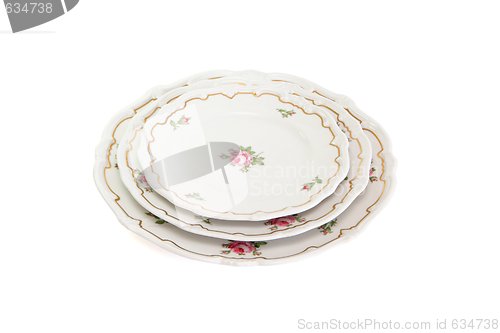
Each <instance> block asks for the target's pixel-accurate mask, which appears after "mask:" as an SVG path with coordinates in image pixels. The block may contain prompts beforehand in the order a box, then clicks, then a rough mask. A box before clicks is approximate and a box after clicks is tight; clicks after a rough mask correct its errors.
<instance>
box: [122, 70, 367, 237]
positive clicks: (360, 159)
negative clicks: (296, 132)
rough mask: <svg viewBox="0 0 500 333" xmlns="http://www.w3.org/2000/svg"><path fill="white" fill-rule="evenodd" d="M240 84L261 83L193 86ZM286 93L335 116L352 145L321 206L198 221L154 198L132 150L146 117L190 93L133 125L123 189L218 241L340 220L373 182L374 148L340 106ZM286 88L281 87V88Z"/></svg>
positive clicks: (146, 111) (227, 80)
mask: <svg viewBox="0 0 500 333" xmlns="http://www.w3.org/2000/svg"><path fill="white" fill-rule="evenodd" d="M235 82H237V83H239V84H241V85H249V84H258V82H262V80H255V79H251V80H247V79H246V78H245V76H244V75H235V76H228V77H224V78H219V79H215V80H200V81H198V82H195V83H192V84H190V86H191V87H198V88H199V87H203V86H207V85H214V84H217V85H221V84H231V83H233V84H234V83H235ZM285 85H286V87H287V91H288V92H289V93H292V94H298V95H300V96H302V97H304V98H306V99H308V100H309V101H310V102H311V103H315V104H316V105H317V106H319V107H322V108H324V109H325V110H326V111H328V112H331V113H332V114H333V115H334V116H335V118H336V121H337V122H338V125H339V127H340V128H341V130H342V131H343V132H344V133H346V135H347V137H348V140H349V155H350V165H351V168H350V170H349V174H348V176H347V179H346V180H344V181H342V182H341V184H340V185H339V186H338V187H337V189H336V191H335V192H334V193H333V194H332V195H331V196H329V197H328V198H326V199H325V200H323V201H322V202H321V203H320V204H318V205H317V206H315V207H314V208H311V209H309V210H307V211H305V212H302V213H300V214H297V215H291V216H290V215H289V216H284V217H280V218H277V219H271V220H268V221H237V222H238V223H232V221H226V220H217V219H208V218H206V217H202V216H199V215H195V214H193V213H192V212H190V211H186V210H183V209H179V208H178V207H175V206H174V205H173V204H172V203H170V202H169V201H168V200H166V199H165V198H163V197H162V196H160V195H158V194H157V193H155V191H154V190H153V189H152V188H151V186H150V185H149V184H148V183H147V181H146V179H145V177H144V175H143V173H142V172H141V168H140V166H139V164H138V163H137V160H136V158H135V153H134V149H135V148H136V146H137V143H138V138H139V137H140V136H141V135H140V131H142V125H143V123H144V121H145V119H147V118H148V117H151V116H153V115H154V114H155V112H156V110H157V107H158V106H159V105H162V104H163V103H168V102H169V101H170V100H172V99H173V98H175V97H177V96H179V95H180V94H182V93H183V92H185V91H187V90H188V88H186V87H182V88H178V89H174V90H172V91H169V92H168V93H166V94H165V95H163V96H162V97H161V98H159V99H157V100H156V101H154V102H152V103H150V104H148V106H146V107H144V108H142V109H141V110H140V111H139V112H138V113H137V115H136V116H135V117H134V119H133V121H132V122H133V124H131V126H130V129H129V130H128V131H127V133H126V134H125V136H124V137H123V139H122V140H121V143H120V148H119V150H118V166H119V167H120V173H121V177H122V181H123V183H124V184H125V185H126V186H127V188H128V190H129V191H130V193H131V194H132V195H133V196H134V198H135V200H136V201H137V202H138V203H140V204H141V205H142V206H143V207H144V208H145V209H147V210H148V211H150V212H151V213H153V214H154V215H155V216H158V217H159V218H160V219H162V220H166V221H167V222H169V223H172V224H174V225H176V226H178V227H180V228H182V229H184V230H187V231H190V232H193V233H197V234H201V235H206V236H211V237H218V238H232V239H235V240H245V241H247V240H250V241H263V240H264V241H265V240H270V239H277V238H282V237H289V236H293V235H297V234H299V233H302V232H305V231H307V230H310V229H313V228H317V227H318V226H321V225H323V224H325V223H327V222H329V221H331V220H333V219H334V218H335V217H337V216H338V215H339V214H340V213H341V212H342V211H344V210H345V209H346V208H347V207H348V206H349V204H350V203H351V202H352V201H353V200H354V199H355V198H356V197H357V196H358V195H359V193H361V191H362V190H363V189H364V188H365V187H366V184H367V183H368V178H369V169H370V161H371V148H370V143H369V140H368V138H367V137H366V136H365V135H364V134H363V130H362V128H361V126H360V124H359V122H358V121H357V120H355V119H354V118H353V117H352V116H351V115H350V114H349V113H348V112H347V111H346V110H344V108H342V107H341V106H340V105H338V104H336V103H334V102H332V101H330V100H328V99H325V98H323V97H321V96H318V95H315V94H311V93H307V92H305V91H303V90H302V89H300V88H298V87H297V86H296V85H293V84H285ZM282 86H283V85H282Z"/></svg>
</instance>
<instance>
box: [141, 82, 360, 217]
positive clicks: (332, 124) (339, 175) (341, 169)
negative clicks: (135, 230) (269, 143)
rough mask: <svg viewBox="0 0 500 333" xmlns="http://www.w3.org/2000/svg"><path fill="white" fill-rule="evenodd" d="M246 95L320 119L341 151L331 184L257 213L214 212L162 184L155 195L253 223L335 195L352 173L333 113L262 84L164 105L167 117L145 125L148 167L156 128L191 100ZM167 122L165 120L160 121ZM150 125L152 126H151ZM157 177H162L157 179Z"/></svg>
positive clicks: (204, 92)
mask: <svg viewBox="0 0 500 333" xmlns="http://www.w3.org/2000/svg"><path fill="white" fill-rule="evenodd" d="M244 94H248V95H254V96H256V97H261V96H265V95H272V96H275V97H276V98H277V99H278V100H279V101H280V102H281V103H287V104H291V105H293V106H294V107H297V108H300V109H302V110H303V112H304V113H305V114H315V115H316V116H318V117H320V119H321V122H322V124H321V126H322V127H324V128H328V129H329V131H330V132H331V134H332V139H331V141H330V142H329V146H332V147H334V148H336V150H337V151H338V155H337V156H336V157H335V160H334V162H333V163H335V164H336V165H337V170H336V172H335V173H334V174H332V175H330V177H329V178H328V180H326V181H325V183H326V185H325V186H323V187H322V188H321V189H320V190H319V191H318V192H315V193H313V194H311V195H310V196H308V197H307V198H306V199H305V200H306V201H302V202H300V203H297V204H293V205H290V204H289V205H288V206H286V207H277V208H275V209H273V210H268V211H264V210H259V211H254V212H234V211H215V210H213V209H211V208H208V207H205V206H204V205H203V203H202V202H200V203H195V202H192V201H188V200H184V199H183V198H181V197H180V196H179V195H178V194H176V193H175V192H171V191H170V190H169V189H168V188H165V187H164V186H162V183H161V181H159V182H158V184H159V185H160V186H159V187H158V188H155V191H156V192H157V193H159V194H160V195H162V196H163V197H165V198H166V199H167V200H169V201H171V202H172V203H174V204H175V205H177V206H179V207H182V208H184V209H187V210H190V211H192V212H194V213H196V214H198V215H201V216H205V217H208V218H217V219H225V220H250V221H265V220H270V219H273V218H278V217H281V216H288V215H294V214H298V213H301V212H303V211H305V210H308V209H310V208H312V207H314V206H316V205H317V204H318V203H320V202H321V201H323V200H324V199H325V198H327V197H328V196H330V195H331V194H333V193H334V192H335V190H336V188H337V187H338V185H339V184H340V183H341V182H342V180H344V179H345V177H346V176H347V174H348V172H349V167H350V165H349V164H350V160H349V151H348V148H349V144H348V140H347V137H346V135H345V134H344V133H343V132H342V131H341V130H340V128H339V127H338V125H337V123H336V120H335V119H334V117H333V116H332V115H331V114H330V113H327V112H325V111H324V110H322V109H321V108H319V107H317V106H315V105H314V104H312V103H308V102H306V101H304V100H301V99H299V98H297V97H296V96H293V95H290V94H288V93H287V92H286V91H284V90H283V91H282V90H281V89H280V88H279V86H276V85H272V86H271V85H266V84H261V85H259V86H241V85H239V84H234V85H233V84H227V85H223V86H215V87H210V88H200V89H196V88H193V89H192V90H189V91H188V92H186V93H185V94H182V95H181V96H180V97H178V98H176V100H175V101H174V102H173V104H170V105H163V106H162V107H161V108H160V110H159V111H164V113H161V114H157V115H155V117H152V118H150V119H148V120H147V121H146V123H145V125H144V126H145V127H146V126H149V127H148V131H147V133H146V136H147V137H148V146H147V147H148V152H149V155H150V158H151V159H150V165H149V167H150V168H153V163H154V161H155V158H154V156H153V154H152V152H151V149H150V148H151V144H152V143H153V142H154V141H155V136H154V133H153V132H154V130H155V128H157V127H156V126H165V125H167V124H168V119H169V117H170V116H172V115H173V114H175V113H176V112H178V111H181V110H183V109H184V108H185V107H186V105H187V103H188V102H190V101H192V100H195V99H200V100H202V101H205V100H207V99H208V98H209V97H211V96H213V95H222V96H225V97H227V98H230V99H233V98H234V97H235V96H237V95H244ZM165 117H166V118H165ZM164 118H165V120H160V121H158V120H157V119H164ZM153 121H155V123H154V125H151V124H152V123H153ZM148 122H150V123H149V124H148ZM139 164H140V165H141V166H142V167H143V168H144V165H143V163H142V162H139ZM152 170H153V169H152ZM156 175H157V174H156ZM157 177H159V176H158V175H157ZM146 178H147V176H146Z"/></svg>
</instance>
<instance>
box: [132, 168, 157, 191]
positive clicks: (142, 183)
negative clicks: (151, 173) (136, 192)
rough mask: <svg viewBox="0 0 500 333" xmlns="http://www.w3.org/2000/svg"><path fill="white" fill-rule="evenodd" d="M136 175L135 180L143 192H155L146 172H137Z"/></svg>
mask: <svg viewBox="0 0 500 333" xmlns="http://www.w3.org/2000/svg"><path fill="white" fill-rule="evenodd" d="M134 174H136V177H135V180H136V182H137V184H138V185H139V187H140V188H141V189H142V190H144V191H146V192H153V188H152V187H151V185H149V183H148V180H147V179H146V176H145V175H144V172H142V171H139V170H135V171H134Z"/></svg>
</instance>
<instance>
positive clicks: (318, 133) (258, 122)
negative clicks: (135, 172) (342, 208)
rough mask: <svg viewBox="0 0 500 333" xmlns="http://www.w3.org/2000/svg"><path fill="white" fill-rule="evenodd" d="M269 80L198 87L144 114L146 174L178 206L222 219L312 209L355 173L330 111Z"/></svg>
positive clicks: (142, 148) (264, 217) (141, 149)
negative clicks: (254, 84)
mask: <svg viewBox="0 0 500 333" xmlns="http://www.w3.org/2000/svg"><path fill="white" fill-rule="evenodd" d="M279 87H280V85H279V84H274V85H273V86H264V85H260V86H242V85H229V84H228V85H222V86H218V87H214V88H207V89H194V90H190V91H188V92H186V93H185V94H183V95H182V96H180V97H178V98H176V99H175V100H174V101H173V102H172V103H170V104H167V105H165V106H163V107H161V108H160V109H159V110H157V112H156V113H155V115H154V116H151V117H149V118H148V119H147V121H146V122H145V124H144V130H143V131H141V134H142V136H141V138H142V139H143V143H144V144H143V145H142V144H141V143H142V141H141V142H140V143H139V146H138V148H137V157H138V160H139V163H140V165H141V166H142V169H143V170H144V176H145V178H146V179H147V181H148V183H149V184H150V185H151V186H152V187H153V189H154V190H155V191H156V192H157V193H159V194H161V195H162V196H164V197H165V198H167V199H168V200H169V201H170V202H172V203H173V204H175V205H177V206H179V207H182V208H184V209H187V210H190V211H192V212H194V213H196V214H198V215H201V216H205V217H209V218H218V219H225V220H253V221H261V220H269V219H273V218H277V217H280V216H286V215H293V214H297V213H300V212H303V211H304V210H307V209H310V208H312V207H314V206H316V205H317V204H318V203H320V202H321V201H322V200H323V199H325V198H326V197H327V196H329V195H331V194H332V193H333V192H334V191H335V189H336V188H337V186H338V185H339V183H340V182H341V181H342V180H344V179H345V177H346V175H347V173H348V171H349V153H348V140H347V138H346V136H345V134H344V133H343V132H342V131H341V130H340V128H339V127H338V125H337V124H336V119H335V118H334V117H333V115H332V114H331V112H326V111H325V110H323V109H321V108H319V107H317V106H315V105H314V104H312V103H309V102H307V101H306V100H304V99H303V98H300V97H298V96H294V95H291V94H288V93H287V91H284V90H281V89H280V88H279Z"/></svg>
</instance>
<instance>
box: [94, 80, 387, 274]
mask: <svg viewBox="0 0 500 333" xmlns="http://www.w3.org/2000/svg"><path fill="white" fill-rule="evenodd" d="M231 74H232V72H227V71H226V72H210V73H205V74H201V75H197V76H195V77H191V78H189V79H187V80H183V81H179V82H177V83H175V84H172V85H170V86H161V87H157V88H155V89H152V90H151V91H150V92H148V93H147V94H146V95H145V96H144V97H143V98H141V99H140V100H139V101H138V102H137V103H134V104H133V105H131V106H130V107H127V108H125V109H124V110H123V111H121V112H120V113H119V114H118V115H117V116H115V117H114V118H113V119H112V121H111V122H110V124H109V125H108V127H107V128H106V130H105V132H104V134H103V138H102V142H101V144H100V145H99V146H98V148H97V150H96V164H95V167H94V177H95V181H96V184H97V187H98V189H99V191H100V192H101V194H102V196H103V198H104V199H105V201H106V202H107V203H108V204H109V206H110V207H111V209H112V210H113V211H114V212H115V214H116V215H117V217H118V219H119V221H120V222H121V223H122V224H123V225H124V226H126V227H127V228H128V229H130V230H131V231H133V232H135V233H137V234H139V235H141V236H143V237H145V238H147V239H149V240H150V241H152V242H153V243H155V244H158V245H160V246H162V247H164V248H165V249H168V250H170V251H172V252H175V253H177V254H180V255H183V256H186V257H190V258H194V259H199V260H204V261H209V262H216V263H224V264H234V265H248V264H273V263H279V262H284V261H288V260H292V259H295V258H299V257H302V256H305V255H307V254H309V253H312V252H314V251H315V250H317V249H324V248H326V247H328V246H329V245H331V244H333V243H334V241H336V240H338V239H340V238H341V237H343V236H346V235H348V234H350V232H351V231H353V230H355V229H357V228H358V227H359V226H360V225H361V224H362V223H363V222H366V221H367V220H368V219H370V218H371V217H373V216H374V214H376V212H378V211H379V210H380V207H381V205H382V203H383V202H384V201H385V200H386V199H387V197H388V195H389V193H390V190H391V187H392V186H391V185H392V183H393V172H392V170H393V165H394V163H393V158H392V155H391V153H390V143H389V141H388V139H387V137H386V135H385V134H384V133H383V131H382V129H381V128H380V127H379V126H378V125H377V124H376V123H375V122H374V121H373V120H371V119H370V118H368V117H367V116H366V115H364V114H363V113H361V112H360V111H359V110H358V109H357V108H356V106H355V105H354V104H353V103H352V101H350V100H349V99H348V98H347V97H344V96H341V95H337V94H333V93H331V92H329V91H327V90H325V89H322V88H320V87H318V86H315V85H312V84H311V83H310V82H308V81H305V80H303V79H298V78H295V77H290V76H286V78H285V79H286V80H287V81H290V82H295V83H297V84H299V85H301V86H302V87H304V88H306V89H308V91H309V92H312V93H315V94H318V95H321V96H324V97H325V98H328V99H330V100H332V101H336V102H338V103H339V104H342V105H343V106H344V107H345V109H346V110H347V111H348V112H349V113H351V115H353V116H354V117H355V118H356V119H358V121H360V123H361V126H362V127H363V131H364V133H365V134H366V136H367V137H368V138H369V140H370V143H371V147H372V153H373V163H372V167H371V170H370V172H371V176H370V182H369V183H368V186H367V187H366V190H365V191H364V192H363V193H362V194H361V195H360V196H359V197H358V198H357V199H356V200H355V201H354V202H353V203H352V204H351V205H350V206H349V208H347V209H346V210H345V211H344V213H343V214H341V215H340V216H339V217H338V218H337V219H336V220H334V221H331V222H329V223H327V224H325V225H322V226H320V227H318V228H317V229H313V230H311V231H308V232H306V233H303V234H300V235H298V236H295V237H289V238H284V239H279V240H272V241H268V242H244V241H233V240H230V238H229V239H228V240H221V239H217V238H212V237H205V236H199V235H195V234H192V233H190V232H187V231H184V230H182V229H180V228H177V227H175V226H173V225H172V224H170V223H167V222H164V221H162V220H159V219H158V218H156V217H154V216H153V214H151V213H150V212H148V211H147V210H145V209H144V208H143V207H142V206H141V205H139V204H138V203H137V202H136V201H135V200H134V198H133V197H132V196H131V195H130V193H129V192H128V191H127V189H126V187H125V186H124V185H123V183H122V182H121V179H120V172H119V170H118V168H117V167H116V152H117V142H119V141H120V140H121V138H122V136H123V135H124V133H125V131H126V129H127V125H128V124H129V121H130V119H132V118H133V117H134V115H136V113H137V112H139V111H140V110H141V109H143V108H145V107H147V106H148V105H149V104H151V103H154V101H155V99H156V98H157V97H158V96H161V95H163V94H165V93H167V92H168V91H169V90H171V89H174V88H178V87H182V86H183V85H185V84H188V83H192V82H196V81H198V80H201V79H210V78H216V77H219V76H222V75H231ZM271 75H275V79H277V80H278V77H277V76H278V74H271ZM279 77H283V75H282V74H279Z"/></svg>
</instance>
